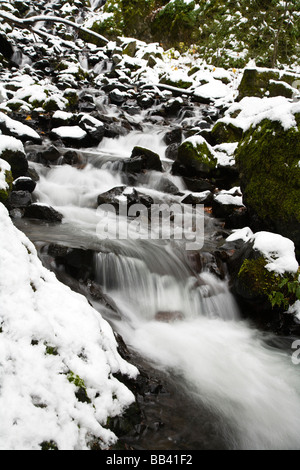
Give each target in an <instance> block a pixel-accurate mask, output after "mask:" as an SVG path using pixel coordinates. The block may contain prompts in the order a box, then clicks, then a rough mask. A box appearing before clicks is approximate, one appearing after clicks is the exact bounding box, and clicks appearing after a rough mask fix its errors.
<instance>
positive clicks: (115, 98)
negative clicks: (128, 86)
mask: <svg viewBox="0 0 300 470" xmlns="http://www.w3.org/2000/svg"><path fill="white" fill-rule="evenodd" d="M108 96H109V99H110V102H111V103H112V104H116V105H118V106H120V105H121V104H123V103H124V102H125V101H126V100H127V99H128V98H129V95H128V93H126V92H125V91H120V90H118V89H114V90H112V91H111V92H110V93H109V94H108Z"/></svg>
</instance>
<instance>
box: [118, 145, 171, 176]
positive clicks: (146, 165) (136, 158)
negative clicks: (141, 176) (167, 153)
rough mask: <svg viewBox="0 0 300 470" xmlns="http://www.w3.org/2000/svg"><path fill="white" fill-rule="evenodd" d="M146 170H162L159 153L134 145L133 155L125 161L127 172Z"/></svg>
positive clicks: (124, 166)
mask: <svg viewBox="0 0 300 470" xmlns="http://www.w3.org/2000/svg"><path fill="white" fill-rule="evenodd" d="M146 170H155V171H162V164H161V161H160V158H159V155H158V154H157V153H155V152H153V151H152V150H150V149H147V148H144V147H138V146H136V147H134V148H133V150H132V154H131V157H130V158H128V159H126V160H125V161H124V162H123V171H124V172H125V173H141V172H143V171H146Z"/></svg>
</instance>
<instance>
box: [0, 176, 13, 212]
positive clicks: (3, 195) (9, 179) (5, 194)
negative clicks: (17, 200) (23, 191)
mask: <svg viewBox="0 0 300 470" xmlns="http://www.w3.org/2000/svg"><path fill="white" fill-rule="evenodd" d="M1 171H3V170H1V168H0V172H1ZM5 181H6V183H7V189H1V190H0V203H1V202H2V203H3V204H5V203H6V201H7V200H8V198H9V195H10V192H11V189H12V183H13V176H12V173H11V171H7V170H6V171H5Z"/></svg>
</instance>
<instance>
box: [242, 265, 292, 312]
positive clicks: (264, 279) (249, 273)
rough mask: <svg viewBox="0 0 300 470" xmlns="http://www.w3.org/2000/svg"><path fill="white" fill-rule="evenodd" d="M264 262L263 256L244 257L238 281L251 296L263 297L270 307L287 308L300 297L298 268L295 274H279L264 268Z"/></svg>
mask: <svg viewBox="0 0 300 470" xmlns="http://www.w3.org/2000/svg"><path fill="white" fill-rule="evenodd" d="M266 264H267V260H266V259H265V258H264V257H263V256H260V257H259V258H257V259H245V261H244V262H243V264H242V266H241V268H240V271H239V274H238V277H239V282H240V283H241V284H242V286H243V287H244V288H245V289H247V291H249V292H251V294H252V296H253V297H262V298H263V297H264V298H265V299H268V301H269V302H270V303H271V306H272V307H275V306H278V307H283V308H284V309H287V308H288V306H289V305H292V304H293V303H294V302H295V301H296V300H297V299H299V298H300V284H299V281H298V276H299V274H300V270H299V271H298V273H297V274H289V273H286V274H285V275H284V276H281V275H279V274H276V273H274V272H272V271H269V270H268V269H266Z"/></svg>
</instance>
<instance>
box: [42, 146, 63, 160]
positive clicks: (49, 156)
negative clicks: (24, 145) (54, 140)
mask: <svg viewBox="0 0 300 470" xmlns="http://www.w3.org/2000/svg"><path fill="white" fill-rule="evenodd" d="M38 156H39V157H40V158H42V159H43V160H47V161H49V162H52V163H53V162H56V161H57V160H58V159H59V157H60V156H61V154H60V152H59V150H58V149H57V148H56V147H55V145H50V147H48V148H47V149H46V150H43V151H42V152H39V153H38Z"/></svg>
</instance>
